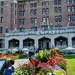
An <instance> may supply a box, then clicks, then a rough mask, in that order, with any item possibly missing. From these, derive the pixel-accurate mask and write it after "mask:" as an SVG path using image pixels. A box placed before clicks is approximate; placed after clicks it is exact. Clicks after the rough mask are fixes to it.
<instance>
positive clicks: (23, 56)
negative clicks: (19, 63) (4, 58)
mask: <svg viewBox="0 0 75 75" xmlns="http://www.w3.org/2000/svg"><path fill="white" fill-rule="evenodd" d="M25 57H26V55H25V54H23V55H16V56H11V57H10V59H12V60H16V59H21V58H25Z"/></svg>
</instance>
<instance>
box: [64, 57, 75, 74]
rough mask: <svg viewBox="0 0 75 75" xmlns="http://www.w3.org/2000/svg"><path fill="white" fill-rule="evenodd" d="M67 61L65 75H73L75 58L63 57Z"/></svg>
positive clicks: (74, 72)
mask: <svg viewBox="0 0 75 75" xmlns="http://www.w3.org/2000/svg"><path fill="white" fill-rule="evenodd" d="M65 59H66V61H67V73H68V74H67V75H75V56H65Z"/></svg>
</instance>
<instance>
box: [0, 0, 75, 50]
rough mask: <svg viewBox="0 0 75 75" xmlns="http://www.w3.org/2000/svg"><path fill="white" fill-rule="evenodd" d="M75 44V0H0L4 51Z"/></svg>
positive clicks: (0, 37)
mask: <svg viewBox="0 0 75 75" xmlns="http://www.w3.org/2000/svg"><path fill="white" fill-rule="evenodd" d="M69 46H70V47H75V0H31V1H30V0H29V1H28V0H0V50H4V49H8V48H20V49H22V48H29V49H34V48H35V49H38V48H39V49H43V48H52V47H58V48H60V49H62V48H66V47H69Z"/></svg>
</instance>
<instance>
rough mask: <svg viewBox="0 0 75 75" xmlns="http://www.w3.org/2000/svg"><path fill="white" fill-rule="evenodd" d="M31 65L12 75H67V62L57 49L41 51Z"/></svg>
mask: <svg viewBox="0 0 75 75" xmlns="http://www.w3.org/2000/svg"><path fill="white" fill-rule="evenodd" d="M35 58H36V59H33V58H29V60H30V63H28V64H24V65H22V66H20V67H19V68H18V70H16V71H15V72H14V73H13V74H12V75H66V61H65V60H64V58H63V56H61V55H60V54H59V53H58V50H57V49H52V50H49V51H48V50H46V49H45V50H40V51H39V52H38V53H36V54H35Z"/></svg>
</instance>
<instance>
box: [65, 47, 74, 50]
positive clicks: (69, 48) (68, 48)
mask: <svg viewBox="0 0 75 75" xmlns="http://www.w3.org/2000/svg"><path fill="white" fill-rule="evenodd" d="M64 50H75V48H73V47H67V48H65V49H64Z"/></svg>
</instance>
